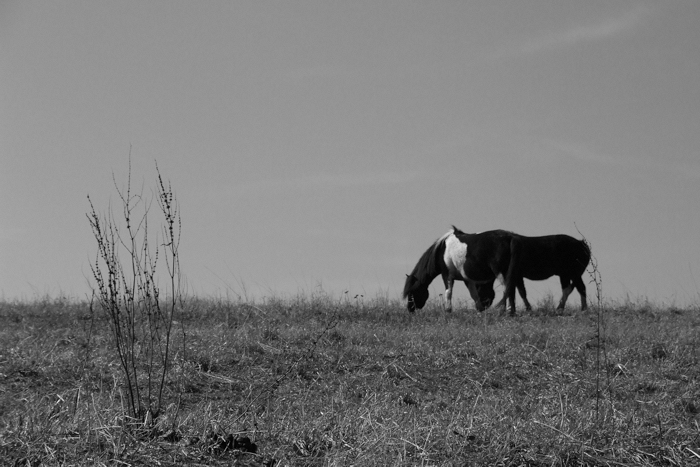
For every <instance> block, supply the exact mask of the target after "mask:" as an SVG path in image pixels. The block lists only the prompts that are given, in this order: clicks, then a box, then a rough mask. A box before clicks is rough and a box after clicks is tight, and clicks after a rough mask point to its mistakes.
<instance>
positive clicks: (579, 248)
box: [403, 226, 590, 314]
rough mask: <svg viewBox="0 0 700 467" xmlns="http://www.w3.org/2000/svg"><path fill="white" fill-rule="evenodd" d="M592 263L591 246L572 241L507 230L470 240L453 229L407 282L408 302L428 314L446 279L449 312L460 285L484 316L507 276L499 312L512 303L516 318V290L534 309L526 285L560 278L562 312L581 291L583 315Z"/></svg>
mask: <svg viewBox="0 0 700 467" xmlns="http://www.w3.org/2000/svg"><path fill="white" fill-rule="evenodd" d="M589 260H590V251H589V249H588V246H587V245H586V244H585V243H584V242H582V241H580V240H576V239H575V238H572V237H569V236H568V235H549V236H544V237H525V236H523V235H518V234H515V233H513V232H508V231H505V230H491V231H488V232H482V233H475V234H467V233H464V232H462V231H461V230H459V229H457V228H456V227H454V226H453V227H452V230H451V231H449V232H447V233H446V234H445V235H443V236H442V237H440V238H439V239H437V240H436V241H435V242H434V243H433V245H431V246H430V248H428V249H427V250H426V251H425V253H423V256H421V258H420V260H418V264H416V266H415V268H413V272H411V274H409V275H408V276H407V278H406V284H405V286H404V290H403V297H404V298H407V299H408V304H407V308H408V311H411V312H413V311H415V309H416V308H422V307H423V305H425V302H426V301H427V299H428V285H430V283H431V282H432V281H433V279H435V278H436V277H437V276H438V275H442V278H443V281H444V283H445V288H446V292H445V300H446V308H447V310H448V311H450V310H451V309H452V303H451V302H452V300H451V299H452V287H453V284H454V280H455V279H458V280H462V281H464V282H465V284H466V285H467V288H468V289H469V293H470V294H471V297H472V299H473V300H474V302H475V304H476V308H477V310H479V311H482V310H484V309H486V308H488V307H489V306H490V305H491V303H493V299H494V297H495V292H494V290H493V282H494V281H495V279H496V277H498V276H499V275H502V276H503V278H504V282H505V292H504V294H503V299H502V300H501V301H500V302H499V303H498V305H497V306H498V307H502V308H505V306H506V300H509V301H510V305H511V314H515V290H516V289H517V290H518V292H519V293H520V296H521V297H522V298H523V302H524V303H525V308H526V309H528V310H529V309H531V306H530V303H529V302H528V301H527V294H526V291H525V282H524V279H531V280H544V279H547V278H549V277H551V276H554V275H557V276H559V277H560V280H561V286H562V298H561V301H560V302H559V307H558V308H564V305H565V304H566V299H567V298H568V296H569V294H570V293H571V292H572V291H573V287H576V289H577V290H578V292H579V294H580V295H581V309H585V308H586V287H585V285H584V284H583V280H582V279H581V276H582V275H583V272H584V271H585V269H586V267H587V266H588V262H589Z"/></svg>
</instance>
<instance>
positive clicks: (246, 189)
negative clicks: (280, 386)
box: [0, 0, 700, 306]
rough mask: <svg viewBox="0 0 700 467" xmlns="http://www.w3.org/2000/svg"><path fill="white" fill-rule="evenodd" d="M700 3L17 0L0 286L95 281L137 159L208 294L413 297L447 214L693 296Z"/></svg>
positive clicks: (698, 225)
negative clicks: (582, 247) (583, 242)
mask: <svg viewBox="0 0 700 467" xmlns="http://www.w3.org/2000/svg"><path fill="white" fill-rule="evenodd" d="M698 22H700V3H699V2H696V1H693V0H686V1H683V0H679V1H674V2H657V1H645V0H631V1H627V0H620V1H616V2H610V1H607V0H605V1H602V0H601V1H587V2H580V1H575V0H563V1H558V2H551V1H540V0H533V1H527V2H525V1H520V0H512V1H494V0H472V1H431V2H414V1H408V0H405V1H404V0H401V1H382V2H376V1H352V2H344V1H296V2H287V1H257V0H256V1H243V0H237V1H208V2H182V1H174V0H172V1H171V0H168V1H155V0H154V1H149V2H140V1H119V2H108V1H92V0H90V1H61V2H44V1H31V0H30V1H3V2H1V3H0V219H1V221H0V298H2V299H5V300H31V299H35V298H37V297H44V296H54V297H55V296H68V297H76V298H78V299H80V298H85V297H87V296H89V294H90V290H91V287H92V285H93V282H92V280H91V272H90V264H91V263H93V262H94V260H95V254H96V251H97V247H96V244H95V240H94V238H93V237H92V233H91V230H90V226H89V224H88V220H87V218H86V213H87V212H88V211H89V209H90V205H89V203H88V199H87V196H88V195H89V196H90V198H91V199H92V201H93V203H94V204H95V207H96V209H97V210H98V211H100V212H107V211H108V210H109V207H110V206H112V207H114V206H118V201H119V198H118V195H117V193H116V190H115V184H114V181H113V180H116V183H117V185H118V186H119V187H122V188H123V187H124V186H125V183H126V180H127V176H128V167H129V158H131V175H132V183H133V185H134V186H136V187H137V188H138V189H139V190H140V191H143V193H144V194H145V195H146V196H151V195H152V194H153V190H154V189H155V183H156V163H157V165H158V168H159V170H160V173H161V175H162V176H163V177H164V178H165V179H167V180H169V181H170V183H171V184H172V187H173V190H174V192H175V195H176V197H177V199H178V201H179V203H180V212H181V216H182V238H181V244H180V261H181V268H182V274H183V278H184V279H185V281H186V285H187V291H188V293H190V294H193V295H198V296H203V297H228V298H236V297H238V296H242V297H244V298H247V299H256V300H261V299H265V298H266V297H267V298H269V297H286V296H296V295H297V294H311V293H316V292H319V291H323V292H324V293H329V294H332V295H334V296H338V297H340V296H343V294H345V292H346V291H347V292H348V294H349V295H350V296H353V297H354V296H355V295H358V294H361V295H363V296H364V297H368V298H372V297H376V296H388V297H389V298H399V297H400V294H401V291H402V288H403V282H404V279H405V274H406V273H409V272H410V271H411V270H412V268H413V266H414V265H415V263H416V262H417V260H418V258H419V257H420V255H421V254H422V253H423V251H425V249H426V248H428V246H429V245H430V244H431V243H432V242H433V241H434V240H435V239H437V238H438V237H440V236H441V235H442V234H444V233H445V232H447V231H448V230H449V229H450V227H451V225H453V224H454V225H456V226H457V227H459V228H460V229H462V230H463V231H466V232H480V231H485V230H490V229H497V228H500V229H508V230H513V231H515V232H517V233H520V234H523V235H546V234H554V233H565V234H569V235H572V236H574V237H577V238H580V237H581V236H585V238H586V239H587V240H588V241H589V242H590V244H591V245H592V248H593V255H594V256H595V258H596V260H597V265H598V270H599V272H600V275H601V279H602V280H601V283H602V287H603V296H604V298H605V299H608V300H619V301H626V300H632V301H634V302H637V301H639V300H649V301H651V302H654V303H664V304H671V305H678V306H682V305H688V304H690V305H693V304H697V303H699V302H700V216H699V215H698V206H699V202H700V157H699V156H698V155H699V153H700V81H698V77H700V28H698V27H697V25H698ZM156 214H157V211H155V210H152V211H151V213H150V215H152V216H154V217H153V218H151V220H150V221H149V222H150V223H151V225H153V224H154V223H156V224H157V223H158V222H159V218H158V217H157V216H156ZM584 279H585V280H586V282H588V280H589V278H588V277H584ZM526 285H527V287H528V292H529V296H530V297H532V298H533V300H531V301H533V303H534V302H536V301H537V300H538V299H540V298H542V297H546V296H548V295H549V294H552V295H553V296H554V297H555V299H558V297H559V295H560V290H559V284H558V280H557V279H556V278H552V279H549V280H547V281H544V282H538V283H535V282H530V281H528V282H526ZM456 289H457V290H456V292H455V298H460V297H461V298H464V299H466V297H468V294H467V292H466V288H465V287H464V286H463V285H459V286H457V287H456ZM501 290H502V289H501ZM589 290H590V291H591V294H590V295H591V296H593V290H594V286H593V284H589ZM443 291H444V290H443V286H442V284H441V281H439V280H437V281H435V282H434V283H433V285H432V286H431V294H433V295H434V296H436V295H438V294H440V293H443ZM497 293H499V292H498V289H497ZM570 301H571V303H573V304H575V303H576V302H577V301H578V298H577V296H576V294H574V297H573V299H571V298H570ZM470 306H471V305H470Z"/></svg>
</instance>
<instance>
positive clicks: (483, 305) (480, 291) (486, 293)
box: [467, 281, 496, 311]
mask: <svg viewBox="0 0 700 467" xmlns="http://www.w3.org/2000/svg"><path fill="white" fill-rule="evenodd" d="M467 288H468V289H469V293H470V295H471V296H472V300H474V305H475V306H476V309H477V311H484V310H485V309H487V308H488V307H490V306H491V304H492V303H493V300H494V299H495V298H496V292H495V291H494V290H493V281H490V282H482V283H475V284H474V287H469V285H467Z"/></svg>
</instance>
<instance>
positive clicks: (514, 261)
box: [503, 235, 520, 303]
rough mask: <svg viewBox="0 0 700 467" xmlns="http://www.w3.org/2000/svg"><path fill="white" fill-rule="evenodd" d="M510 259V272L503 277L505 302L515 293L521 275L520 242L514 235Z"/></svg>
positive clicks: (506, 272) (511, 240) (510, 246)
mask: <svg viewBox="0 0 700 467" xmlns="http://www.w3.org/2000/svg"><path fill="white" fill-rule="evenodd" d="M509 249H510V258H509V261H508V270H507V271H505V274H504V275H503V281H504V282H505V290H504V291H503V300H504V303H505V300H506V298H507V297H510V296H511V295H512V294H514V293H515V287H516V285H517V283H518V280H517V279H518V277H517V275H518V274H520V271H519V264H518V263H519V260H520V241H519V240H518V238H517V236H515V235H512V236H511V238H510V242H509Z"/></svg>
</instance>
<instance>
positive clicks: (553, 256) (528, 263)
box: [496, 232, 591, 315]
mask: <svg viewBox="0 0 700 467" xmlns="http://www.w3.org/2000/svg"><path fill="white" fill-rule="evenodd" d="M509 234H510V236H511V238H510V242H509V243H508V245H505V244H504V245H502V248H503V249H504V250H509V251H510V262H509V264H508V269H501V270H500V271H499V272H500V273H501V274H503V277H504V282H505V291H504V292H503V298H502V299H501V301H500V302H499V303H498V305H496V307H502V308H504V309H505V307H506V300H507V301H508V302H510V313H511V315H512V314H515V289H516V288H517V289H518V291H519V292H520V295H521V296H522V298H523V302H524V303H525V309H527V310H530V309H532V307H531V306H530V302H528V301H527V296H526V294H525V284H524V282H523V279H529V280H533V281H542V280H545V279H549V278H550V277H552V276H559V282H560V284H561V292H562V295H561V300H559V305H558V306H557V309H558V310H562V309H564V306H566V299H567V298H569V295H570V294H571V292H573V290H574V287H575V288H576V290H577V291H578V293H579V295H580V296H581V310H585V309H586V308H587V305H588V304H587V301H586V286H585V284H584V283H583V279H582V276H583V273H584V272H585V271H586V268H587V267H588V263H589V261H590V260H591V250H590V248H589V247H588V244H587V243H586V242H584V241H583V240H577V239H575V238H573V237H570V236H568V235H563V234H560V235H544V236H542V237H526V236H525V235H518V234H515V233H512V232H509Z"/></svg>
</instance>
